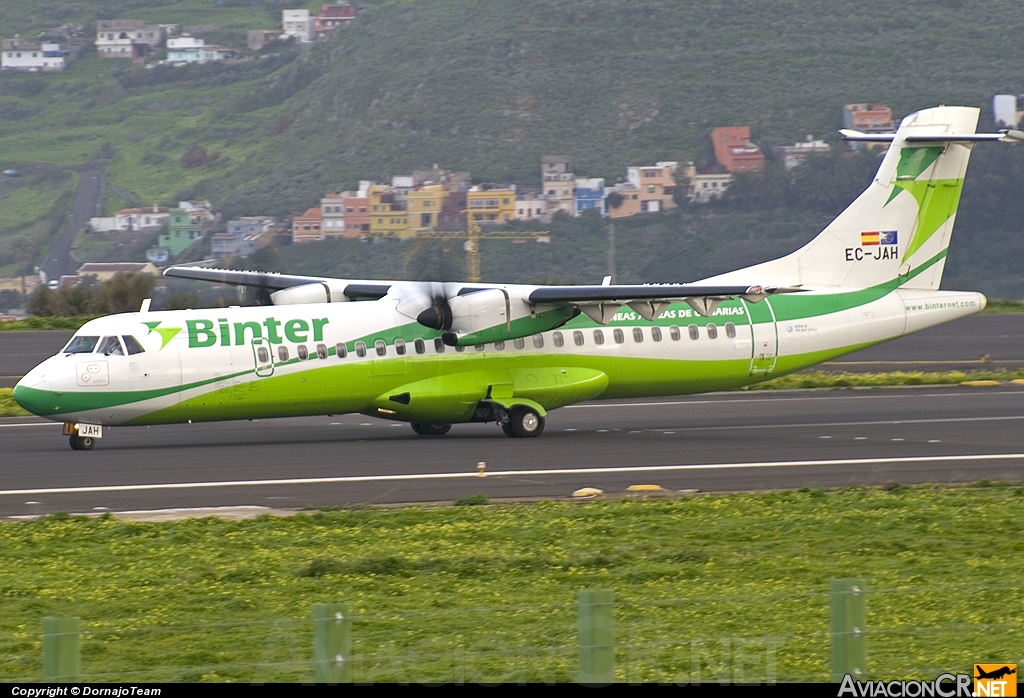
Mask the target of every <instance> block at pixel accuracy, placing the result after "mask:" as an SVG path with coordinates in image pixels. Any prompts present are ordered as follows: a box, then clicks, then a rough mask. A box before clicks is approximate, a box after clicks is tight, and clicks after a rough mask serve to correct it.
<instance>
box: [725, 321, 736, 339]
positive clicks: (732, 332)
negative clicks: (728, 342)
mask: <svg viewBox="0 0 1024 698" xmlns="http://www.w3.org/2000/svg"><path fill="white" fill-rule="evenodd" d="M725 336H726V337H728V338H729V339H732V338H733V337H735V336H736V325H734V324H732V323H731V322H727V323H725Z"/></svg>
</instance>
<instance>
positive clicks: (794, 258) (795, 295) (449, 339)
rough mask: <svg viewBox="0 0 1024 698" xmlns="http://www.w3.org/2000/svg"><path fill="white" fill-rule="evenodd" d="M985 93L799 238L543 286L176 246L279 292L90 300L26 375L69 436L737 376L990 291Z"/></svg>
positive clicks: (1019, 136) (927, 122) (32, 395)
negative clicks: (696, 267)
mask: <svg viewBox="0 0 1024 698" xmlns="http://www.w3.org/2000/svg"><path fill="white" fill-rule="evenodd" d="M979 112H980V110H979V109H977V108H973V107H956V106H952V107H951V106H940V107H936V108H930V109H924V110H922V111H919V112H916V113H913V114H911V115H909V116H908V117H906V118H905V119H903V121H902V123H901V124H900V126H899V128H898V129H897V130H896V132H895V133H892V134H867V133H859V132H854V131H844V132H843V136H844V137H845V138H847V139H848V140H854V141H872V140H873V141H885V142H888V143H889V148H888V151H887V153H886V154H885V156H884V158H883V159H882V162H881V164H880V166H879V168H878V172H877V174H876V175H875V177H874V179H873V180H872V181H871V183H870V184H869V185H868V187H867V189H866V190H865V191H864V192H863V193H862V194H861V195H860V196H859V197H858V198H857V199H856V200H855V201H853V203H851V204H850V205H849V207H848V208H846V210H844V211H843V212H842V213H841V214H840V215H839V216H838V217H837V218H836V219H835V220H834V221H832V222H831V223H830V224H829V225H828V226H826V227H825V229H824V230H822V231H821V233H820V234H818V235H817V236H816V237H815V238H814V239H812V240H811V241H810V242H809V243H807V244H806V245H804V246H803V247H801V248H800V249H798V250H796V251H795V252H792V253H791V254H788V255H786V256H783V257H781V258H778V259H774V260H771V261H768V262H764V263H760V264H755V265H753V266H750V267H747V268H744V269H739V270H737V271H732V272H729V273H725V274H720V275H717V276H712V277H710V278H706V279H703V280H700V281H696V282H692V283H680V284H639V285H617V284H611V283H610V279H608V278H606V279H605V281H604V283H603V284H601V285H594V286H545V285H524V284H491V283H461V282H451V283H432V282H413V281H381V280H356V279H348V280H346V279H334V278H322V277H307V276H291V275H284V274H274V273H262V272H253V271H231V270H221V269H209V268H200V267H170V268H168V269H167V270H165V272H164V273H165V275H167V276H169V277H178V278H187V279H200V280H207V281H213V282H220V283H227V284H234V285H241V286H251V287H256V288H259V289H263V290H264V291H265V292H267V293H268V294H269V297H270V299H271V301H272V303H273V304H272V305H269V306H255V307H232V308H208V309H195V310H174V311H151V310H150V309H149V301H148V300H147V301H146V302H144V303H143V307H142V308H141V309H140V311H139V312H136V313H124V314H118V315H112V316H108V317H103V318H99V319H96V320H92V321H90V322H88V323H86V324H85V325H84V326H83V327H82V328H81V329H80V330H78V331H77V332H76V333H75V335H74V337H73V338H72V339H71V340H70V342H68V344H67V346H65V347H64V349H62V350H61V351H60V352H59V353H58V354H57V355H55V356H53V357H51V358H49V359H47V360H46V361H44V362H43V363H41V364H40V365H39V366H37V367H36V368H34V369H33V370H32V371H30V372H29V373H28V374H27V375H26V376H25V377H24V378H22V379H21V381H20V382H19V383H18V384H17V386H16V387H15V389H14V398H15V400H16V401H17V402H18V403H19V404H20V405H21V406H22V407H24V408H25V409H27V410H28V411H30V412H32V413H34V414H36V415H39V416H41V417H45V418H46V419H50V420H54V421H58V422H64V424H65V428H64V433H65V434H66V435H67V436H69V441H70V444H71V447H72V448H73V449H76V450H88V449H91V448H93V446H94V445H95V443H96V439H98V438H101V437H102V435H103V427H105V426H122V425H124V426H131V425H148V424H168V423H185V422H188V423H191V422H199V421H216V420H241V419H267V418H274V417H293V416H301V415H335V414H344V413H359V414H364V415H370V416H374V417H380V418H384V419H390V420H398V421H404V422H408V423H409V424H410V425H411V427H412V429H413V431H414V432H416V433H417V434H420V435H422V436H433V437H436V436H440V435H443V434H445V433H447V432H448V431H449V430H450V429H451V427H452V425H453V424H460V423H466V422H496V423H497V424H498V425H499V426H501V428H502V430H503V431H504V432H505V434H507V435H508V436H511V437H519V438H523V437H536V436H539V435H540V434H541V433H542V432H543V430H544V424H545V418H546V416H547V414H548V412H549V411H551V410H554V409H556V408H558V407H562V406H565V405H570V404H573V403H576V402H580V401H583V400H591V399H594V398H631V397H646V396H661V395H681V394H692V393H701V392H707V391H720V390H731V389H736V388H740V387H742V386H746V385H750V384H753V383H757V382H759V381H764V380H767V379H770V378H774V377H776V376H779V375H783V374H787V373H791V372H793V371H797V370H799V369H802V368H806V367H808V366H813V365H815V364H817V363H820V362H822V361H827V360H829V359H833V358H835V357H838V356H841V355H843V354H847V353H850V352H853V351H857V350H858V349H863V348H865V347H869V346H872V345H874V344H878V343H880V342H884V341H887V340H891V339H894V338H896V337H901V336H903V335H906V334H910V333H911V332H917V331H919V330H923V329H925V328H927V327H932V326H934V325H937V324H940V323H943V322H948V321H950V320H954V319H956V318H960V317H964V316H966V315H970V314H972V313H977V312H979V311H981V310H982V309H983V308H984V307H985V304H986V299H985V296H983V295H982V294H981V293H976V292H967V291H940V290H938V288H939V282H940V280H941V278H942V271H943V267H944V265H945V260H946V251H947V248H948V246H949V241H950V235H951V234H952V230H953V224H954V221H955V219H956V211H957V205H958V203H959V200H960V192H961V189H962V187H963V181H964V175H965V173H966V170H967V163H968V159H969V157H970V154H971V150H972V148H973V146H974V145H975V144H976V143H978V142H983V141H1006V142H1012V141H1021V140H1024V133H1022V132H1020V131H1002V132H999V133H976V128H977V122H978V116H979Z"/></svg>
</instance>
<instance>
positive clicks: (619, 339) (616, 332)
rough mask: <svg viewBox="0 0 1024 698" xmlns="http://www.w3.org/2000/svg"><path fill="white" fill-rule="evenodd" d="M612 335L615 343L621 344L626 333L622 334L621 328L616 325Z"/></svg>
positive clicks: (624, 339)
mask: <svg viewBox="0 0 1024 698" xmlns="http://www.w3.org/2000/svg"><path fill="white" fill-rule="evenodd" d="M612 337H614V338H615V343H616V344H622V343H623V342H625V341H626V335H624V334H622V330H620V329H619V328H617V327H616V328H615V330H614V331H613V332H612Z"/></svg>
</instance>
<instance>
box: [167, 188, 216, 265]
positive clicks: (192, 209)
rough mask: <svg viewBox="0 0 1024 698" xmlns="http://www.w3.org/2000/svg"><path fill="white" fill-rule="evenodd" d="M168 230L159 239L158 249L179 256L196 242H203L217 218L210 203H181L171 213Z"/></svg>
mask: <svg viewBox="0 0 1024 698" xmlns="http://www.w3.org/2000/svg"><path fill="white" fill-rule="evenodd" d="M169 213H170V219H169V220H168V222H167V230H166V231H164V232H162V233H160V236H159V237H158V238H157V247H166V248H167V250H168V253H169V254H170V255H171V256H174V257H176V256H178V255H179V254H181V253H182V252H184V251H185V250H186V249H187V248H189V247H191V246H192V245H193V244H195V243H196V241H198V240H201V239H202V238H203V235H204V234H205V232H206V230H207V228H209V227H210V226H211V225H213V223H215V222H216V220H217V216H215V215H214V214H213V212H212V211H211V210H210V202H209V201H202V202H198V203H197V202H193V201H179V202H178V207H177V208H172V209H170V211H169Z"/></svg>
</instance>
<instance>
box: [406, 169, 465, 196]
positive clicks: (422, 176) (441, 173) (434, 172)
mask: <svg viewBox="0 0 1024 698" xmlns="http://www.w3.org/2000/svg"><path fill="white" fill-rule="evenodd" d="M472 182H473V180H472V178H471V176H470V173H469V172H456V171H454V170H442V169H441V168H440V167H438V166H437V163H434V166H433V167H432V168H431V169H429V170H413V171H412V183H413V185H415V186H422V185H424V184H441V185H443V186H444V188H445V190H446V191H450V192H451V191H465V190H467V189H469V187H470V186H472Z"/></svg>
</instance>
